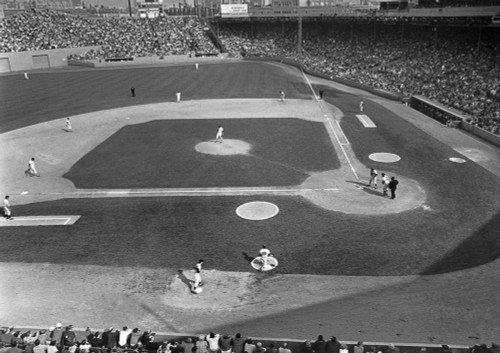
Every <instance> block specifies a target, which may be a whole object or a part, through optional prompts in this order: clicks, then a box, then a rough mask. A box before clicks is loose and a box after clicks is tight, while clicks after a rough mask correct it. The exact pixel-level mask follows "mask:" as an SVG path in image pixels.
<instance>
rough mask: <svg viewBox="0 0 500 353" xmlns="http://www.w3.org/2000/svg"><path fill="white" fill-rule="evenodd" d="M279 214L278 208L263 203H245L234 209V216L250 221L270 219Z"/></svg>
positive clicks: (268, 203)
mask: <svg viewBox="0 0 500 353" xmlns="http://www.w3.org/2000/svg"><path fill="white" fill-rule="evenodd" d="M278 212H279V208H278V206H276V205H275V204H273V203H270V202H265V201H254V202H247V203H244V204H243V205H241V206H239V207H238V208H237V209H236V214H237V215H238V216H240V217H241V218H245V219H249V220H252V221H262V220H264V219H268V218H272V217H274V216H276V215H277V214H278Z"/></svg>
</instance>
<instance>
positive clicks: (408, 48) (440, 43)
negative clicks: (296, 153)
mask: <svg viewBox="0 0 500 353" xmlns="http://www.w3.org/2000/svg"><path fill="white" fill-rule="evenodd" d="M316 26H317V25H316V24H315V25H314V26H311V28H310V29H308V28H307V26H305V27H304V28H305V29H304V33H305V34H304V41H303V50H302V52H301V53H299V52H298V50H297V45H296V39H295V38H296V31H294V30H293V29H287V30H285V31H283V30H282V28H281V26H279V25H276V24H272V23H263V24H261V25H260V27H259V28H258V29H257V30H256V29H255V28H254V29H253V31H254V33H250V32H249V27H248V26H246V25H237V24H230V25H228V26H221V29H220V38H221V40H222V43H223V45H224V46H225V48H226V49H227V50H228V52H229V53H230V55H233V56H235V57H242V56H264V57H266V56H267V57H272V56H281V57H286V58H290V59H293V60H295V61H298V62H300V63H302V64H303V65H304V66H305V67H306V68H308V69H309V70H312V71H316V72H320V73H322V74H326V75H328V76H330V77H332V78H333V77H340V78H344V79H348V80H351V81H355V82H358V83H361V84H364V85H367V86H371V87H374V88H378V89H382V90H386V91H390V92H395V93H397V94H400V95H402V96H412V95H417V94H418V95H422V96H425V97H428V98H430V99H431V100H434V101H436V102H439V103H440V104H442V105H444V106H448V107H451V108H454V109H456V110H458V111H461V112H464V113H465V114H466V115H468V116H470V117H471V118H469V120H468V122H470V123H472V124H475V125H476V126H478V127H481V128H483V129H485V130H487V131H489V132H491V133H493V134H497V135H498V134H500V92H499V91H498V87H500V68H499V66H498V64H497V62H498V60H497V58H498V55H499V52H498V51H499V47H498V45H497V44H495V39H494V38H490V37H486V38H485V41H484V42H481V43H478V42H477V33H478V30H472V31H471V29H470V28H469V27H456V26H453V27H448V26H445V25H442V24H441V25H440V26H439V27H438V26H437V25H434V26H421V25H420V26H410V25H409V24H405V29H404V33H403V34H402V29H401V27H399V26H395V25H382V24H379V25H378V26H377V27H376V29H374V26H373V25H369V24H365V25H364V24H359V25H356V26H352V25H350V24H343V23H338V24H337V23H336V24H335V26H334V30H332V29H331V27H332V26H331V25H329V26H330V29H327V28H324V27H322V28H321V29H315V27H316ZM494 33H496V32H494V31H492V33H491V35H492V37H493V36H494ZM485 35H487V34H485Z"/></svg>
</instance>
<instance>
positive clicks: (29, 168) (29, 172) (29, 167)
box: [24, 157, 40, 177]
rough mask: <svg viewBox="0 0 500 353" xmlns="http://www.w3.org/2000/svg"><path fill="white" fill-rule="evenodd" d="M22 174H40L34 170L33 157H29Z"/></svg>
mask: <svg viewBox="0 0 500 353" xmlns="http://www.w3.org/2000/svg"><path fill="white" fill-rule="evenodd" d="M24 174H26V175H29V176H37V177H39V176H40V174H39V173H38V172H37V171H36V166H35V157H33V158H31V159H30V161H29V162H28V169H27V170H26V171H25V172H24Z"/></svg>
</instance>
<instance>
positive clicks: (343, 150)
mask: <svg viewBox="0 0 500 353" xmlns="http://www.w3.org/2000/svg"><path fill="white" fill-rule="evenodd" d="M300 71H302V76H304V78H305V80H306V81H307V85H308V86H309V88H310V89H311V92H312V93H313V95H314V98H315V99H316V102H318V104H319V101H318V99H317V97H316V93H314V89H313V87H312V85H311V81H309V78H307V76H306V74H305V73H304V70H302V69H300ZM320 107H321V110H323V107H322V106H321V104H320ZM327 120H328V124H330V127H331V129H332V131H333V134H334V135H335V138H336V139H337V142H338V143H339V146H340V148H341V149H342V153H344V157H345V158H346V160H347V163H349V166H350V167H351V170H352V172H353V173H354V176H355V177H356V180H359V176H358V173H356V170H355V169H354V166H353V165H352V163H351V160H350V159H349V156H347V152H346V151H345V149H344V146H343V145H342V143H340V140H339V137H338V136H337V133H336V132H335V129H334V127H333V125H332V122H331V121H330V119H328V118H327ZM337 124H338V122H337ZM339 129H340V125H339ZM340 131H342V129H340ZM342 134H343V135H344V137H345V134H344V133H343V132H342ZM346 141H347V143H348V144H349V140H347V137H346Z"/></svg>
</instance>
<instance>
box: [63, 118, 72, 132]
mask: <svg viewBox="0 0 500 353" xmlns="http://www.w3.org/2000/svg"><path fill="white" fill-rule="evenodd" d="M63 130H64V131H66V132H73V127H72V126H71V121H70V120H69V118H66V127H65V128H64V129H63Z"/></svg>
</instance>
